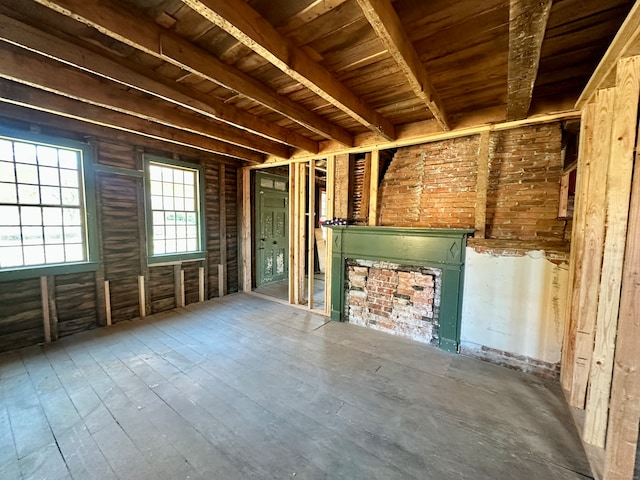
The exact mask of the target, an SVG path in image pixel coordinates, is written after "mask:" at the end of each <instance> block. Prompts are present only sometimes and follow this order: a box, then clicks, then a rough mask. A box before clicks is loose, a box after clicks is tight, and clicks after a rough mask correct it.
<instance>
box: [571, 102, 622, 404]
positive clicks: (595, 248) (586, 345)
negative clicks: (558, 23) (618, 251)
mask: <svg viewBox="0 0 640 480" xmlns="http://www.w3.org/2000/svg"><path fill="white" fill-rule="evenodd" d="M614 93H615V92H614V90H613V89H605V90H600V91H599V92H598V94H597V95H596V102H595V109H596V110H595V119H594V120H595V123H594V132H593V139H592V140H591V141H592V148H590V149H589V150H588V151H587V152H586V153H589V152H590V155H589V156H588V157H587V158H586V162H587V163H588V164H589V179H588V184H587V187H586V191H585V194H586V196H585V198H584V199H583V200H584V207H583V208H584V211H583V213H584V223H582V224H581V226H578V228H582V230H583V235H584V237H583V247H582V259H580V260H579V261H580V264H581V269H580V277H578V278H577V283H576V285H575V290H574V295H573V307H572V311H573V310H574V311H575V315H572V318H573V320H575V322H576V323H575V325H576V328H575V336H576V343H575V357H574V366H573V382H572V386H571V387H572V388H571V396H570V402H571V405H572V406H574V407H577V408H584V407H585V400H586V394H587V384H588V380H589V369H590V367H591V355H592V354H593V339H594V335H595V325H596V316H597V313H598V290H599V285H600V270H601V267H602V252H603V248H604V232H605V217H606V210H605V208H604V206H605V201H606V198H605V194H606V185H607V181H606V178H607V170H608V167H609V155H610V152H609V150H610V146H611V123H612V122H611V120H612V118H613V113H614V110H613V102H614ZM582 225H584V226H583V227H582Z"/></svg>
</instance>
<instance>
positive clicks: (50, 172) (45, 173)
mask: <svg viewBox="0 0 640 480" xmlns="http://www.w3.org/2000/svg"><path fill="white" fill-rule="evenodd" d="M39 171H40V185H56V186H57V185H60V179H59V178H58V169H57V168H51V167H40V168H39Z"/></svg>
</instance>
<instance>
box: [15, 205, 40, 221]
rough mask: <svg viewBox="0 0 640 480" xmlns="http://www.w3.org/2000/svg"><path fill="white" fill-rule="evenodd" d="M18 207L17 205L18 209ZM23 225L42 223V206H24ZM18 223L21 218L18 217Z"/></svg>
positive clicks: (22, 209)
mask: <svg viewBox="0 0 640 480" xmlns="http://www.w3.org/2000/svg"><path fill="white" fill-rule="evenodd" d="M17 209H18V207H16V210H17ZM21 212H22V225H42V210H41V209H40V207H22V208H21ZM18 223H20V219H19V218H18Z"/></svg>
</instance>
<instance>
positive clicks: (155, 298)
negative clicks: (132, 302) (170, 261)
mask: <svg viewBox="0 0 640 480" xmlns="http://www.w3.org/2000/svg"><path fill="white" fill-rule="evenodd" d="M147 290H148V291H149V298H150V305H149V306H150V313H158V312H162V311H165V310H171V309H173V308H176V306H177V304H176V298H175V286H174V280H173V266H172V265H154V266H152V267H151V268H149V281H148V282H147Z"/></svg>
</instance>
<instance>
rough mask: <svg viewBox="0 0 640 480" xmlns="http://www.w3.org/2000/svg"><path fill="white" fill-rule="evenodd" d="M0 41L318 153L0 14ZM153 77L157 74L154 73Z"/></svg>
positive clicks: (235, 112) (275, 128)
mask: <svg viewBox="0 0 640 480" xmlns="http://www.w3.org/2000/svg"><path fill="white" fill-rule="evenodd" d="M0 40H4V41H6V42H9V43H12V44H14V45H17V46H20V47H23V48H26V49H28V50H31V51H34V52H36V53H40V54H42V55H46V56H48V57H51V58H53V59H54V60H59V61H61V62H64V63H67V64H69V65H72V66H74V67H77V68H80V69H82V70H85V71H87V72H89V73H93V74H96V75H99V76H101V77H104V78H106V79H108V80H113V81H115V82H118V83H121V84H123V85H126V86H128V87H131V88H135V89H137V90H140V91H142V92H145V93H148V94H150V95H154V96H156V97H159V98H161V99H163V100H166V101H168V102H171V103H174V104H176V105H179V106H181V107H184V108H187V109H189V110H192V111H194V112H196V113H199V114H202V115H205V116H207V117H211V118H214V119H216V120H219V121H222V122H224V123H227V124H229V125H231V126H234V127H237V128H241V129H243V130H247V131H249V132H251V133H257V134H259V135H261V136H264V137H266V138H269V139H271V140H274V141H277V142H281V143H285V144H287V145H291V146H293V147H297V148H301V149H303V150H306V151H308V152H310V153H317V152H318V148H319V147H318V142H316V141H314V140H311V139H310V138H308V137H305V136H303V135H300V134H298V133H296V132H293V131H291V130H288V129H286V128H284V127H280V126H279V125H277V124H275V123H273V122H267V121H265V120H262V119H261V118H260V117H256V116H255V115H251V114H249V113H247V112H245V111H243V110H240V109H237V108H235V107H233V106H231V105H226V104H224V103H223V102H221V101H219V100H217V99H215V98H213V97H212V96H210V95H204V94H201V93H200V92H195V91H194V92H190V91H188V89H186V88H180V87H179V86H178V88H176V86H173V87H170V86H168V85H167V84H165V83H163V82H162V81H160V80H159V79H154V78H152V75H153V72H149V73H148V75H143V74H141V73H138V72H135V71H133V70H130V69H128V68H127V67H126V66H124V65H122V64H120V63H118V62H116V61H114V60H111V59H109V58H107V57H105V56H102V55H98V54H96V52H95V51H93V50H89V49H86V48H83V47H81V46H79V45H77V44H73V43H71V42H68V41H66V40H63V39H60V38H58V37H56V36H54V35H51V34H48V33H45V32H43V31H41V30H39V29H37V28H34V27H32V26H30V25H27V24H24V23H22V22H19V21H18V20H15V19H13V18H10V17H7V16H5V15H2V14H0ZM155 76H156V77H157V75H155Z"/></svg>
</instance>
